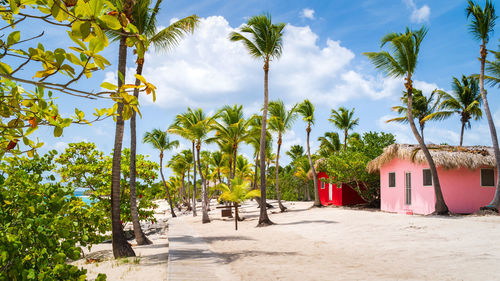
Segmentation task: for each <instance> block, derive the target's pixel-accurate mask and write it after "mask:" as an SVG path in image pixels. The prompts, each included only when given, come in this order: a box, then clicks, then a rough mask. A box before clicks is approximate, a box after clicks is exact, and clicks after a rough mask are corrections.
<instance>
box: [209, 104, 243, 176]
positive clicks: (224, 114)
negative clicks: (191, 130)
mask: <svg viewBox="0 0 500 281" xmlns="http://www.w3.org/2000/svg"><path fill="white" fill-rule="evenodd" d="M217 119H218V120H215V121H214V124H213V126H212V127H213V129H214V130H215V136H214V137H213V138H209V139H207V142H208V143H210V142H225V143H227V144H228V145H231V149H232V155H231V159H230V162H231V163H232V165H233V166H232V167H230V179H233V178H234V173H235V170H236V157H237V154H238V147H239V144H240V143H241V142H244V141H245V140H246V138H248V136H249V135H248V133H249V132H248V128H249V126H250V123H251V120H250V119H249V120H246V119H245V118H244V117H243V106H241V105H240V106H238V105H236V104H235V105H234V106H233V107H231V106H228V105H226V106H224V107H223V108H222V109H220V110H219V112H218V118H217Z"/></svg>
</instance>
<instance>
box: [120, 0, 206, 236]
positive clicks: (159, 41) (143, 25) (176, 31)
mask: <svg viewBox="0 0 500 281" xmlns="http://www.w3.org/2000/svg"><path fill="white" fill-rule="evenodd" d="M161 2H162V0H157V1H156V3H155V4H154V6H153V7H152V8H151V7H150V6H151V4H152V1H151V0H138V1H137V2H136V4H135V6H134V9H133V21H132V23H133V24H134V25H135V26H136V27H137V30H138V33H139V34H141V35H144V38H145V41H143V43H144V45H143V47H144V48H145V50H144V51H147V50H148V49H149V46H151V45H152V46H154V47H155V49H156V50H168V49H171V48H173V47H174V46H176V45H177V44H178V42H179V40H180V39H182V37H183V36H184V35H185V34H187V33H191V32H193V31H194V29H195V27H196V25H197V24H198V21H199V18H198V17H197V16H196V15H192V16H189V17H186V18H183V19H180V20H178V21H176V22H174V23H172V24H171V25H170V26H168V27H166V28H163V29H161V30H160V29H158V27H157V24H156V22H157V15H158V13H159V11H160V3H161ZM140 53H141V52H137V54H140ZM136 63H137V68H136V74H138V75H142V70H143V68H144V57H143V56H142V57H139V56H138V58H137V61H136ZM140 84H141V81H140V80H139V79H136V80H135V85H137V86H139V85H140ZM134 96H135V97H136V98H138V97H139V89H138V88H136V89H134ZM136 134H137V133H136V112H135V111H134V112H133V113H132V116H131V118H130V152H131V153H130V171H131V176H130V213H131V216H132V223H133V226H134V233H135V237H136V238H135V239H136V241H137V244H138V245H144V244H151V241H149V240H147V238H146V236H145V235H144V233H143V231H142V229H141V225H140V223H139V214H138V212H137V202H136V192H135V182H136V178H135V170H136V160H135V159H136V150H137V148H136V146H137V136H136Z"/></svg>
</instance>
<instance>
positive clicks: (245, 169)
mask: <svg viewBox="0 0 500 281" xmlns="http://www.w3.org/2000/svg"><path fill="white" fill-rule="evenodd" d="M235 174H236V177H238V178H241V179H244V180H248V181H250V180H251V179H252V164H250V163H249V162H248V159H247V158H246V157H244V156H243V155H238V157H237V158H236V173H235Z"/></svg>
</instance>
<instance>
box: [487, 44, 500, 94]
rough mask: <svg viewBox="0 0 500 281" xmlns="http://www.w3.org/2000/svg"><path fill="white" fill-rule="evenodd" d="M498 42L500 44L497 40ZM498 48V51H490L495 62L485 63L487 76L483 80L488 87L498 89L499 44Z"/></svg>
mask: <svg viewBox="0 0 500 281" xmlns="http://www.w3.org/2000/svg"><path fill="white" fill-rule="evenodd" d="M498 41H499V42H500V39H498ZM498 47H499V50H498V51H490V52H492V53H493V55H494V56H495V60H494V61H486V63H487V64H488V65H487V66H486V71H487V72H488V75H487V76H485V77H484V79H485V80H486V81H488V82H489V83H490V85H492V86H499V87H500V44H499V45H498Z"/></svg>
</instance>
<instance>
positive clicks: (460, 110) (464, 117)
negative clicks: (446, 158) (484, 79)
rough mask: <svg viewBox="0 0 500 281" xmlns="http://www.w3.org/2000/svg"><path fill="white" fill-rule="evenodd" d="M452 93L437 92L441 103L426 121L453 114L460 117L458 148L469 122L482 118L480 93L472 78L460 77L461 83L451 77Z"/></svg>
mask: <svg viewBox="0 0 500 281" xmlns="http://www.w3.org/2000/svg"><path fill="white" fill-rule="evenodd" d="M451 88H452V90H453V92H452V93H451V94H449V93H446V92H445V91H442V90H438V91H437V93H438V94H439V95H440V97H441V99H442V101H441V103H440V104H439V111H438V112H434V113H431V114H430V115H428V116H427V117H425V119H426V120H428V119H432V118H433V117H434V116H442V117H443V118H446V117H449V116H451V115H453V114H455V113H457V114H458V115H460V123H462V126H461V129H460V146H462V144H463V140H464V130H465V129H470V127H471V125H470V120H471V119H472V118H474V120H476V121H477V120H479V119H481V117H482V116H483V111H482V110H481V103H482V100H481V93H480V92H479V83H478V81H477V79H476V78H474V77H466V76H465V75H462V81H460V80H458V79H457V78H456V77H453V82H452V83H451Z"/></svg>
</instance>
